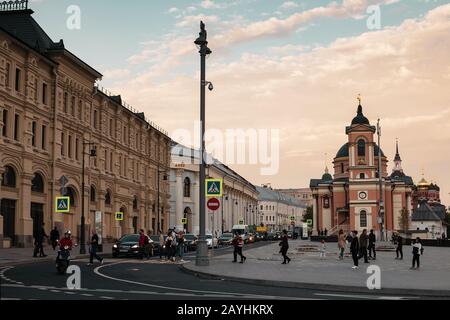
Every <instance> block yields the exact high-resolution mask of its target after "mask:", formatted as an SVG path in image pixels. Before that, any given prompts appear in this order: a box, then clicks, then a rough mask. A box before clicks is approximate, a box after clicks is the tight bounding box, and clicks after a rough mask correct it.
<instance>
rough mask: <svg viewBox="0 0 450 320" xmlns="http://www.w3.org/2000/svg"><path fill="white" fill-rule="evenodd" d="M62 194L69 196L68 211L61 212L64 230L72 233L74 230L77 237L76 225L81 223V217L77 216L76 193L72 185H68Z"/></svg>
mask: <svg viewBox="0 0 450 320" xmlns="http://www.w3.org/2000/svg"><path fill="white" fill-rule="evenodd" d="M63 196H65V197H69V198H70V212H69V213H64V214H63V223H64V230H65V231H66V230H70V231H71V232H72V235H75V232H76V236H77V237H79V235H80V230H78V226H79V225H80V224H81V217H79V219H78V218H77V207H78V193H77V191H75V188H74V187H72V186H70V187H67V188H66V192H65V193H64V194H63Z"/></svg>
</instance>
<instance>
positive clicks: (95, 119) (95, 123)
mask: <svg viewBox="0 0 450 320" xmlns="http://www.w3.org/2000/svg"><path fill="white" fill-rule="evenodd" d="M94 128H95V129H97V110H94Z"/></svg>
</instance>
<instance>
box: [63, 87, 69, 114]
mask: <svg viewBox="0 0 450 320" xmlns="http://www.w3.org/2000/svg"><path fill="white" fill-rule="evenodd" d="M68 104H69V94H68V93H67V92H64V113H67V112H68Z"/></svg>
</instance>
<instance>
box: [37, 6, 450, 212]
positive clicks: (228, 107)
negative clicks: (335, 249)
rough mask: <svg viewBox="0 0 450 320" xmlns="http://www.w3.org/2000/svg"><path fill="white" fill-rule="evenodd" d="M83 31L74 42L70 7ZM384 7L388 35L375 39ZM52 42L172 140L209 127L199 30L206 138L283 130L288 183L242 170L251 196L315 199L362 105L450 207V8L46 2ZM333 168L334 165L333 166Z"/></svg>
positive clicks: (388, 144)
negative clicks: (264, 189)
mask: <svg viewBox="0 0 450 320" xmlns="http://www.w3.org/2000/svg"><path fill="white" fill-rule="evenodd" d="M72 4H75V5H78V6H79V7H80V9H81V23H82V24H81V29H80V30H69V29H67V28H66V19H67V18H68V15H67V14H66V9H67V7H68V6H69V5H72ZM374 4H379V5H380V10H381V16H380V17H381V20H380V21H381V29H379V30H377V29H372V30H370V29H368V27H367V19H368V16H369V14H367V13H366V10H367V8H368V6H370V5H374ZM31 7H32V8H33V9H34V10H35V11H36V13H35V15H34V18H35V19H36V20H37V21H38V22H39V23H40V24H41V26H42V27H43V28H44V29H45V30H46V31H47V32H48V33H49V35H50V36H51V37H52V38H53V40H54V41H58V40H59V39H61V38H62V39H64V43H65V45H66V47H67V48H68V49H69V50H70V51H72V52H73V53H75V54H76V55H77V56H79V57H80V58H81V59H83V60H84V61H86V62H87V63H88V64H90V65H91V66H93V67H94V68H96V69H97V70H99V71H100V72H101V73H102V74H104V78H103V81H102V82H101V85H102V86H104V87H106V88H108V89H109V90H110V91H112V92H113V93H116V94H121V95H122V97H123V98H124V99H125V100H126V101H127V102H128V103H129V104H131V105H132V106H133V107H134V108H136V109H139V110H141V111H144V112H145V113H146V115H147V117H149V118H151V119H152V120H153V121H155V122H156V123H158V124H159V125H160V126H162V127H163V128H165V129H166V130H167V131H168V132H169V134H170V133H171V132H173V131H174V130H176V129H179V128H185V129H188V130H193V122H194V121H195V120H197V119H198V118H199V111H198V109H199V88H198V86H199V83H198V78H199V75H198V69H199V56H198V53H197V50H196V47H195V45H194V44H193V41H194V40H195V38H196V37H197V36H198V31H199V21H200V20H204V21H205V23H206V27H207V30H208V37H209V47H210V48H211V49H212V51H213V54H212V55H211V56H210V57H209V58H208V60H207V68H208V69H207V78H208V80H209V81H212V82H213V83H214V87H215V89H214V91H213V92H212V93H211V92H209V91H208V92H207V126H208V128H215V129H220V130H226V129H236V128H242V129H248V128H255V129H279V130H280V138H281V142H280V143H281V144H280V170H279V173H278V174H277V175H275V176H261V175H260V166H255V165H251V166H250V165H244V166H241V165H239V166H232V167H233V168H234V169H235V170H236V171H238V172H239V173H240V174H242V175H243V176H244V177H245V178H247V179H248V180H250V181H251V182H253V183H254V184H257V185H259V184H261V183H271V184H272V186H274V187H283V188H289V187H307V186H308V185H309V179H310V178H320V177H321V176H322V174H323V171H324V166H325V161H327V165H328V167H331V166H332V165H331V161H332V158H333V157H334V156H335V154H336V152H337V151H338V150H339V148H340V147H341V146H342V145H343V144H344V143H345V142H346V139H347V137H346V135H345V126H348V125H349V124H350V122H351V120H352V118H353V117H354V116H355V114H356V108H357V100H356V96H357V95H358V94H359V93H360V94H361V95H362V99H363V102H362V104H363V108H364V114H365V115H366V117H367V118H369V120H370V121H371V124H372V125H375V124H376V120H377V119H378V118H381V123H382V127H383V131H382V134H383V135H382V149H383V150H384V152H385V154H386V155H387V156H388V158H389V160H390V163H389V164H390V170H391V169H392V159H393V157H394V154H395V140H396V138H398V139H399V143H400V152H401V156H402V159H403V168H404V170H405V173H406V174H408V175H411V176H412V177H413V179H414V181H415V182H417V181H418V180H419V179H421V172H422V168H423V170H424V173H425V178H426V179H427V180H429V181H431V180H433V181H434V182H436V183H437V184H438V185H439V186H440V187H441V197H442V198H443V200H444V201H443V203H444V204H445V205H447V206H449V205H450V196H449V192H450V4H449V1H443V0H441V1H438V0H435V1H432V0H372V1H370V0H344V1H330V0H308V1H300V0H294V1H281V0H280V1H278V0H230V1H218V0H217V1H212V0H209V1H201V0H193V1H190V0H178V1H166V0H165V1H162V0H161V1H159V0H151V1H148V0H145V1H144V0H133V1H130V0H127V1H116V0H114V1H106V0H95V1H94V0H72V1H65V0H36V1H32V4H31ZM325 154H328V156H325Z"/></svg>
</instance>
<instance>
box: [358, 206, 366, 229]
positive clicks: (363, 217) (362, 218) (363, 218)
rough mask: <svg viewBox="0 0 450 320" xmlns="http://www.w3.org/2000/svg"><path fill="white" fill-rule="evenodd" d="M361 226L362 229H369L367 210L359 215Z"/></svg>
mask: <svg viewBox="0 0 450 320" xmlns="http://www.w3.org/2000/svg"><path fill="white" fill-rule="evenodd" d="M359 226H360V227H361V228H367V212H366V210H362V211H361V212H360V213H359Z"/></svg>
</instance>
